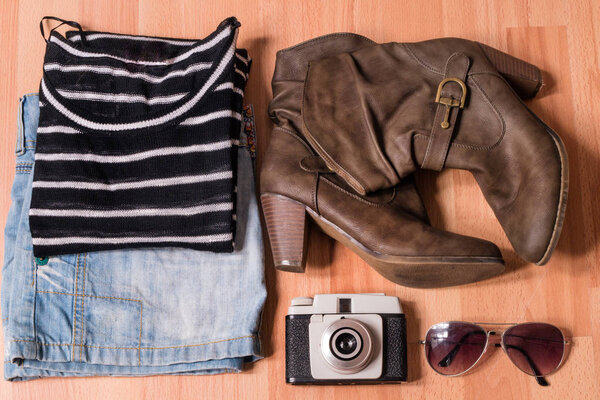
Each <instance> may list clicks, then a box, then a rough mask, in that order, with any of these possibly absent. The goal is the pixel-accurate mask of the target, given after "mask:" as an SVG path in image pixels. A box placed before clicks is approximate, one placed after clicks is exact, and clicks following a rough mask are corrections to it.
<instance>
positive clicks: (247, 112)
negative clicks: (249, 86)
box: [242, 104, 256, 160]
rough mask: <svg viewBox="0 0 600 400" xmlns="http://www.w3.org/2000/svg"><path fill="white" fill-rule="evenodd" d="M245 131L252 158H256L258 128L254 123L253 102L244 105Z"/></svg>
mask: <svg viewBox="0 0 600 400" xmlns="http://www.w3.org/2000/svg"><path fill="white" fill-rule="evenodd" d="M242 118H243V121H242V122H243V127H242V129H243V132H244V133H245V134H246V143H245V145H246V146H247V147H248V151H249V152H250V157H251V158H252V160H254V159H255V158H256V128H255V126H256V125H255V124H254V107H253V106H252V104H246V105H244V107H243V109H242Z"/></svg>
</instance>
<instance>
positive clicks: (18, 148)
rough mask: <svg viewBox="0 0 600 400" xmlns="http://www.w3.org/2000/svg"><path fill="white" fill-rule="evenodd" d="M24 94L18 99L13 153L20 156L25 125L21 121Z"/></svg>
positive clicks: (23, 143) (23, 144) (22, 149)
mask: <svg viewBox="0 0 600 400" xmlns="http://www.w3.org/2000/svg"><path fill="white" fill-rule="evenodd" d="M25 99H26V96H23V97H21V98H20V99H19V111H18V113H17V143H16V145H15V154H16V155H17V156H22V155H23V154H25V126H24V121H23V107H24V104H25Z"/></svg>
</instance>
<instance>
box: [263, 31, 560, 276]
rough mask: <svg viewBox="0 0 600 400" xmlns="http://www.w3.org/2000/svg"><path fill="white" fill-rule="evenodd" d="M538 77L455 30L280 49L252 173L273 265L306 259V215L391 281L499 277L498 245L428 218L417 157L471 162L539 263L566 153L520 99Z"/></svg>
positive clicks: (556, 230)
mask: <svg viewBox="0 0 600 400" xmlns="http://www.w3.org/2000/svg"><path fill="white" fill-rule="evenodd" d="M541 84H542V80H541V73H540V71H539V69H538V68H536V67H534V66H533V65H531V64H528V63H526V62H524V61H521V60H518V59H516V58H514V57H511V56H510V55H507V54H505V53H502V52H500V51H498V50H495V49H492V48H490V47H488V46H485V45H482V44H479V43H476V42H471V41H468V40H463V39H436V40H431V41H425V42H419V43H386V44H376V43H374V42H372V41H371V40H369V39H367V38H365V37H362V36H358V35H354V34H333V35H327V36H323V37H319V38H316V39H313V40H310V41H308V42H304V43H301V44H299V45H297V46H294V47H291V48H288V49H286V50H282V51H280V52H278V53H277V64H276V67H275V73H274V76H273V82H272V85H273V100H272V101H271V104H270V107H269V114H270V116H271V118H272V120H273V122H274V123H275V127H274V129H273V133H272V135H271V137H270V144H269V147H268V149H267V153H266V156H265V159H264V162H263V166H262V171H261V202H262V206H263V211H264V214H265V220H266V223H267V230H268V234H269V240H270V244H271V249H272V252H273V258H274V262H275V266H276V267H277V268H279V269H282V270H287V271H295V272H302V271H303V270H304V264H305V255H306V229H307V216H309V217H310V218H311V219H312V220H314V222H315V223H316V224H317V225H319V226H320V227H321V229H322V230H323V231H324V232H325V233H327V234H328V235H329V236H331V237H333V238H334V239H336V240H338V241H340V242H342V243H343V244H344V245H346V246H347V247H349V248H350V249H352V250H353V251H355V252H356V253H357V254H358V255H360V257H362V258H363V259H364V260H365V261H366V262H367V263H368V264H369V265H371V266H372V267H373V268H375V270H377V271H378V272H379V273H380V274H381V275H383V276H384V277H386V278H388V279H390V280H392V281H393V282H395V283H398V284H401V285H406V286H413V287H441V286H451V285H459V284H463V283H468V282H475V281H479V280H482V279H486V278H490V277H492V276H495V275H498V274H500V273H501V272H502V271H503V270H504V262H503V260H502V255H501V253H500V251H499V249H498V247H497V246H496V245H494V244H493V243H491V242H488V241H485V240H482V239H477V238H472V237H468V236H462V235H457V234H454V233H451V232H446V231H442V230H438V229H435V228H433V227H432V226H431V225H430V224H429V220H428V217H427V213H426V210H425V208H424V206H423V203H422V200H421V197H420V196H419V193H418V192H417V190H416V187H415V185H414V183H413V180H412V176H411V174H412V172H414V171H415V170H416V169H417V168H418V167H420V168H425V169H433V170H438V171H439V170H441V169H442V168H443V167H449V168H460V169H467V170H469V171H471V172H472V173H473V175H474V176H475V178H476V180H477V182H478V184H479V186H480V187H481V190H482V192H483V194H484V195H485V198H486V199H487V201H488V203H489V204H490V206H491V207H492V209H493V210H494V212H495V214H496V216H497V217H498V220H499V221H500V223H501V225H502V227H503V228H504V230H505V232H506V234H507V236H508V238H509V240H510V242H511V243H512V245H513V247H514V248H515V250H516V251H517V253H518V254H520V255H521V256H522V257H523V258H524V259H525V260H527V261H530V262H535V263H537V264H540V265H541V264H544V263H546V262H547V261H548V259H549V258H550V255H551V254H552V251H553V249H554V247H555V246H556V243H557V241H558V237H559V235H560V230H561V227H562V221H563V217H564V212H565V206H566V198H567V187H568V164H567V154H566V150H565V148H564V145H563V143H562V141H561V140H560V138H559V137H558V135H557V134H556V133H555V132H554V131H552V130H551V129H550V128H549V127H548V126H546V125H545V124H544V123H543V122H542V121H541V120H540V119H539V118H538V117H536V116H535V115H534V114H533V113H532V112H531V111H530V110H529V109H528V108H527V107H526V106H525V105H524V104H523V101H522V99H527V98H531V97H534V96H535V95H536V93H537V91H538V90H539V88H540V86H541Z"/></svg>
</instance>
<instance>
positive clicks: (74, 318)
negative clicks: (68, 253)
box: [71, 253, 81, 361]
mask: <svg viewBox="0 0 600 400" xmlns="http://www.w3.org/2000/svg"><path fill="white" fill-rule="evenodd" d="M80 256H81V254H80V253H79V254H77V261H76V263H75V264H76V267H75V296H76V297H75V301H74V303H75V304H74V305H73V349H72V354H71V361H75V342H76V339H77V295H78V294H79V293H78V290H79V289H78V288H77V285H78V282H77V279H78V278H79V257H80Z"/></svg>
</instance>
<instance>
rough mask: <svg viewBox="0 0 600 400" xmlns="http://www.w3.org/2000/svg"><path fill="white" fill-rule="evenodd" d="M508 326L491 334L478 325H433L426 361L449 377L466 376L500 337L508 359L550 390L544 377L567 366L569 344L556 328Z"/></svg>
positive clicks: (426, 345)
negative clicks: (566, 358) (497, 337)
mask: <svg viewBox="0 0 600 400" xmlns="http://www.w3.org/2000/svg"><path fill="white" fill-rule="evenodd" d="M482 325H507V326H509V327H508V328H507V329H506V330H505V331H504V332H502V333H499V332H497V331H494V330H490V331H487V330H485V329H483V328H482V327H481V326H479V325H478V324H477V323H470V322H460V321H449V322H441V323H439V324H435V325H433V326H432V327H431V328H429V330H428V331H427V334H426V335H425V340H422V341H421V342H420V343H421V344H424V345H425V358H426V359H427V362H428V363H429V365H430V366H431V368H433V370H434V371H435V372H437V373H439V374H441V375H445V376H458V375H462V374H464V373H466V372H467V371H469V370H470V369H471V368H473V367H474V366H475V364H477V362H478V361H479V360H480V359H481V357H482V356H483V354H484V353H485V351H486V349H487V347H488V343H489V341H490V336H495V335H498V334H500V335H501V336H500V343H495V346H496V347H502V349H503V350H504V352H505V353H506V355H507V356H508V358H509V359H510V360H511V361H512V362H513V364H515V365H516V366H517V368H519V369H520V370H521V371H523V372H525V373H526V374H528V375H532V376H534V377H535V379H536V381H537V382H538V383H539V384H540V385H541V386H548V382H547V381H546V379H544V376H547V375H549V374H551V373H552V372H554V371H556V370H557V369H558V367H560V365H561V364H562V362H563V359H564V356H565V346H566V345H567V344H568V341H566V340H565V337H564V335H563V333H562V331H561V330H560V329H559V328H557V327H556V326H554V325H550V324H545V323H541V322H527V323H523V324H487V323H485V324H484V323H482Z"/></svg>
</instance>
